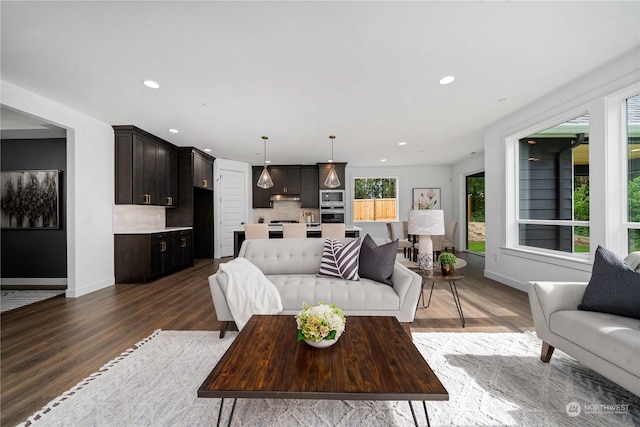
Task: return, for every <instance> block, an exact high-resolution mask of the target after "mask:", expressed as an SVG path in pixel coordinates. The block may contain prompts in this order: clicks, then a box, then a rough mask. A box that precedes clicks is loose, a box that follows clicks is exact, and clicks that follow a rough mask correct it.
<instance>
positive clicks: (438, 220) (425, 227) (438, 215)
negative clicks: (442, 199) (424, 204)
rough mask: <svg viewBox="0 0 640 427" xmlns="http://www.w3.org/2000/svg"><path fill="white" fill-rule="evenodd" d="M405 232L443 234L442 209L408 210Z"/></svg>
mask: <svg viewBox="0 0 640 427" xmlns="http://www.w3.org/2000/svg"><path fill="white" fill-rule="evenodd" d="M407 232H408V233H409V234H414V235H418V236H441V235H444V211H443V210H439V209H425V210H415V209H414V210H410V211H409V227H408V229H407Z"/></svg>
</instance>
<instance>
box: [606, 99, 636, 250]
mask: <svg viewBox="0 0 640 427" xmlns="http://www.w3.org/2000/svg"><path fill="white" fill-rule="evenodd" d="M634 96H640V91H638V88H637V87H634V88H632V89H629V90H626V91H623V92H621V93H620V94H619V95H617V96H612V98H614V99H617V101H618V102H617V104H618V105H617V107H619V111H620V113H619V114H620V119H621V122H622V123H621V129H620V132H621V134H620V136H621V138H620V143H621V146H622V147H623V150H622V163H623V167H622V168H621V170H622V171H623V174H624V175H623V181H622V182H623V183H624V191H623V196H622V205H623V209H622V212H623V217H622V231H623V235H624V236H623V241H624V242H625V243H626V247H627V251H629V250H630V244H631V242H630V241H629V231H630V230H640V221H639V222H631V221H630V220H629V149H628V147H627V144H628V143H629V133H628V122H627V115H628V111H627V99H629V98H633V97H634Z"/></svg>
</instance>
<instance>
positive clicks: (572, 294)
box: [529, 282, 587, 341]
mask: <svg viewBox="0 0 640 427" xmlns="http://www.w3.org/2000/svg"><path fill="white" fill-rule="evenodd" d="M586 288H587V282H529V304H530V305H531V314H532V316H533V323H534V325H535V327H536V333H537V334H538V337H539V338H541V339H543V340H545V341H546V340H547V337H548V335H549V334H550V333H551V329H550V326H549V325H550V323H549V319H550V317H551V315H552V314H553V313H555V312H556V311H562V310H577V309H578V305H579V304H580V303H581V302H582V297H583V295H584V291H585V289H586Z"/></svg>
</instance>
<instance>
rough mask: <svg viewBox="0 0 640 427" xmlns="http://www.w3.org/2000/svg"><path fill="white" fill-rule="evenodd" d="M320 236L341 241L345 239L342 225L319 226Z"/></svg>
mask: <svg viewBox="0 0 640 427" xmlns="http://www.w3.org/2000/svg"><path fill="white" fill-rule="evenodd" d="M320 235H321V236H322V237H323V238H326V237H334V238H337V239H343V238H344V237H345V226H344V223H340V224H326V223H325V224H320Z"/></svg>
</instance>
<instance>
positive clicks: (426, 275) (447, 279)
mask: <svg viewBox="0 0 640 427" xmlns="http://www.w3.org/2000/svg"><path fill="white" fill-rule="evenodd" d="M409 269H410V270H411V271H413V272H415V273H418V274H419V275H420V276H421V277H422V290H421V291H420V296H421V297H422V307H421V308H427V307H429V304H431V296H432V295H433V288H434V286H435V284H436V282H444V283H448V284H449V289H450V290H451V295H452V296H453V302H454V303H455V304H456V309H457V310H458V316H459V317H460V322H461V323H462V327H463V328H464V326H465V323H466V322H465V319H464V313H463V312H462V304H461V303H460V296H459V295H458V287H457V286H456V283H457V282H458V281H461V280H463V279H464V274H462V273H460V272H458V271H457V270H454V272H453V274H449V275H444V274H442V272H441V271H440V270H435V269H434V270H422V269H421V268H418V267H409ZM427 281H430V282H431V291H430V292H429V300H428V301H427V304H426V305H425V303H424V284H425V282H427ZM418 303H420V300H419V299H418Z"/></svg>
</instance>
